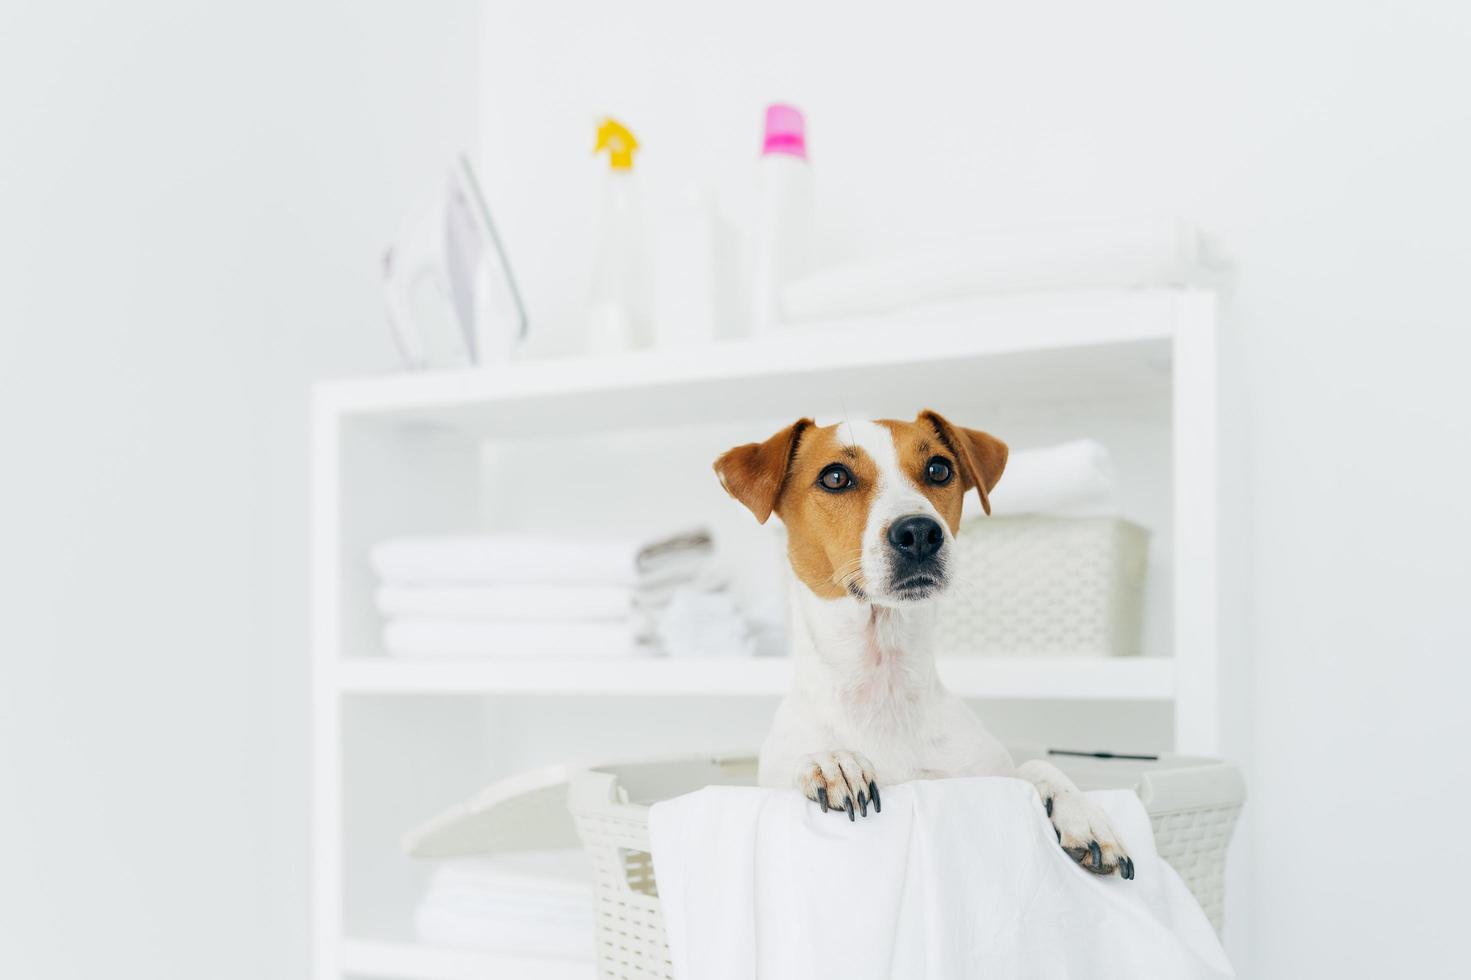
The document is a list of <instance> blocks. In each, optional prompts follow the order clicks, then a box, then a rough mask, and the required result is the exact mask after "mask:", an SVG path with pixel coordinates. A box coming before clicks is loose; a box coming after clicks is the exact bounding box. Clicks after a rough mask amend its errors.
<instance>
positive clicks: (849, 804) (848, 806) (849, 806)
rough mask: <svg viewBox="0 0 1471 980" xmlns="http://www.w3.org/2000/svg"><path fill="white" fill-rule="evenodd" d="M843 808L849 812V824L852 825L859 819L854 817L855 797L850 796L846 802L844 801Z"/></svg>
mask: <svg viewBox="0 0 1471 980" xmlns="http://www.w3.org/2000/svg"><path fill="white" fill-rule="evenodd" d="M843 807H844V809H846V810H847V811H848V822H849V823H852V822H853V821H855V820H857V819H858V818H857V817H855V816H853V797H851V796H850V797H848V798H847V799H846V800H844V801H843Z"/></svg>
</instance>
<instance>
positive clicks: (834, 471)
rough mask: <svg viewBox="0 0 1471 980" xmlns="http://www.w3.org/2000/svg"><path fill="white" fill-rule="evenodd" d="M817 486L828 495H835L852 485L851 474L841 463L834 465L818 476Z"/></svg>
mask: <svg viewBox="0 0 1471 980" xmlns="http://www.w3.org/2000/svg"><path fill="white" fill-rule="evenodd" d="M817 485H818V486H820V487H822V489H824V490H827V491H829V492H830V493H837V492H838V491H840V490H846V489H848V488H849V487H851V486H852V485H853V474H852V473H851V472H849V470H848V467H846V466H844V465H843V464H842V463H834V464H832V465H831V466H829V467H828V468H827V469H825V470H823V471H822V474H821V475H820V476H818V478H817Z"/></svg>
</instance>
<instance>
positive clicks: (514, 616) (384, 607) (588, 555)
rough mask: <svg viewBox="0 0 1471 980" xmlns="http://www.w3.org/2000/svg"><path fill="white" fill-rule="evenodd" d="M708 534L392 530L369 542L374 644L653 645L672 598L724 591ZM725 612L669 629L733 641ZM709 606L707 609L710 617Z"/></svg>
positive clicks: (732, 620) (686, 638)
mask: <svg viewBox="0 0 1471 980" xmlns="http://www.w3.org/2000/svg"><path fill="white" fill-rule="evenodd" d="M713 560H714V545H713V541H712V539H711V537H710V534H709V532H707V531H705V530H702V529H696V530H691V531H684V532H680V533H677V534H669V535H665V536H660V537H654V538H642V539H638V538H597V537H585V536H583V537H579V536H571V535H558V534H535V533H530V532H508V533H501V534H474V535H422V536H413V537H401V538H393V539H390V540H387V541H383V542H381V543H379V544H378V545H377V546H376V547H374V548H373V550H372V554H371V556H370V561H371V564H372V567H373V569H374V571H375V572H377V574H378V577H379V580H380V586H379V588H378V591H377V593H376V595H375V597H374V598H375V601H376V603H377V606H378V610H379V612H381V613H382V614H383V616H384V617H385V619H386V625H385V627H384V631H383V644H384V648H385V649H386V650H387V651H388V653H389V654H391V655H393V656H400V657H526V656H535V657H546V656H552V657H556V656H565V657H598V658H600V657H618V656H629V655H636V654H640V653H645V654H647V653H655V652H658V647H657V643H658V642H659V640H660V639H661V636H662V634H661V632H660V629H659V625H660V621H661V619H662V617H663V615H664V613H665V610H666V609H668V608H669V607H670V604H671V602H672V601H673V600H674V599H675V597H676V596H678V595H681V594H684V593H688V594H690V595H698V596H703V597H706V599H707V605H709V606H710V608H712V609H713V608H714V607H715V606H716V605H719V603H718V602H714V603H712V602H710V601H709V597H711V596H715V595H722V596H723V594H724V593H723V589H724V585H725V583H724V579H723V578H722V577H720V576H719V575H717V574H716V573H715V571H714V570H713V568H712V562H713ZM729 612H730V616H729V617H727V618H725V619H721V620H720V621H719V622H718V623H716V624H715V625H714V626H711V627H707V628H706V629H705V630H704V632H703V633H702V632H699V631H691V630H689V629H684V630H682V631H676V633H673V634H670V636H671V637H672V638H673V640H674V644H675V646H676V647H678V649H675V648H674V647H667V649H669V650H670V652H680V653H683V652H687V650H688V649H689V648H690V645H691V644H694V645H702V644H707V643H708V644H710V645H713V646H715V647H717V648H718V649H719V650H720V651H723V652H728V651H734V650H737V649H738V648H739V647H738V644H735V643H732V642H731V641H730V638H729V635H730V634H731V633H733V632H735V631H737V630H739V629H741V628H744V621H743V620H741V619H740V618H739V614H738V613H737V612H736V611H735V610H734V608H733V607H731V609H730V610H729ZM710 619H711V617H710V616H708V615H707V616H706V619H705V621H706V622H708V621H709V620H710Z"/></svg>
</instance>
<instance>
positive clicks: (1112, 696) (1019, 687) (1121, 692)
mask: <svg viewBox="0 0 1471 980" xmlns="http://www.w3.org/2000/svg"><path fill="white" fill-rule="evenodd" d="M938 667H939V671H940V677H941V679H942V680H943V681H944V682H945V684H946V686H948V687H949V688H950V690H952V691H954V692H955V693H956V694H958V695H960V696H961V697H965V698H974V699H986V698H992V699H1002V698H1005V699H1023V700H1028V699H1030V700H1068V701H1073V700H1076V701H1086V700H1116V701H1165V700H1169V699H1170V698H1172V697H1173V696H1174V693H1175V663H1174V661H1173V660H1170V659H1169V658H1165V657H1117V658H1109V657H941V658H940V659H939V661H938ZM791 670H792V667H791V661H790V660H788V659H787V658H785V657H773V658H756V659H750V658H745V659H742V658H708V659H704V658H701V659H693V658H691V659H674V660H671V659H665V658H658V657H647V658H621V659H616V660H615V659H605V660H576V661H568V660H560V659H535V658H526V659H518V660H397V659H393V658H388V657H363V658H359V659H348V660H343V661H340V662H339V663H338V665H337V670H336V676H337V686H338V689H339V690H340V691H341V692H343V693H345V694H577V695H639V694H649V695H727V696H728V695H766V696H779V695H782V694H785V693H786V692H787V690H788V688H789V687H790V682H791Z"/></svg>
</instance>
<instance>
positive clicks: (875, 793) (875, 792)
mask: <svg viewBox="0 0 1471 980" xmlns="http://www.w3.org/2000/svg"><path fill="white" fill-rule="evenodd" d="M868 798H869V799H871V800H873V812H874V813H882V812H883V811H884V808H883V805H882V804H880V803H879V788H878V786H876V785H874V781H873V780H872V779H870V780H869V781H868Z"/></svg>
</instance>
